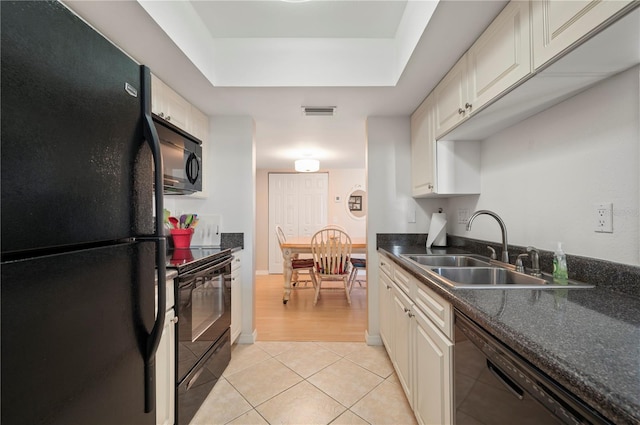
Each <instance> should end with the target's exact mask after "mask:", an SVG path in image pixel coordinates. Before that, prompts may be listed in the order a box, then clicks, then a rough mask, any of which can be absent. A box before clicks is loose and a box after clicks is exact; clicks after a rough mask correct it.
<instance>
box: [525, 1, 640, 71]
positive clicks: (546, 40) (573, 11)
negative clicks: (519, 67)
mask: <svg viewBox="0 0 640 425" xmlns="http://www.w3.org/2000/svg"><path fill="white" fill-rule="evenodd" d="M632 3H634V2H633V1H632V0H569V1H556V0H554V1H551V0H533V1H532V5H533V62H534V67H535V69H538V68H539V67H541V66H543V65H545V64H546V63H547V62H549V61H550V60H551V59H553V58H555V57H557V56H559V55H561V54H563V53H564V52H565V51H566V50H569V49H571V48H573V47H574V46H575V45H576V44H578V43H579V42H581V41H582V39H583V38H585V37H588V36H589V34H590V33H591V32H593V31H594V30H597V29H598V27H600V26H601V25H606V24H608V21H609V20H610V19H612V18H613V19H615V18H617V17H616V15H617V14H618V13H619V12H621V11H623V10H624V9H627V8H628V7H633V6H632ZM612 48H615V46H612Z"/></svg>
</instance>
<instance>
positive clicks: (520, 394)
mask: <svg viewBox="0 0 640 425" xmlns="http://www.w3.org/2000/svg"><path fill="white" fill-rule="evenodd" d="M487 368H488V369H489V371H490V372H491V373H492V374H493V376H495V377H496V378H497V379H498V381H500V382H502V385H504V386H505V387H506V388H507V389H508V390H509V392H511V393H512V394H513V395H514V396H516V397H517V398H518V400H523V399H524V390H523V389H522V388H520V387H519V386H518V385H517V384H516V383H515V382H513V381H512V380H511V379H509V377H508V376H507V374H506V373H504V372H503V371H501V370H500V369H499V368H498V367H497V366H496V365H494V364H493V363H491V361H490V360H488V359H487Z"/></svg>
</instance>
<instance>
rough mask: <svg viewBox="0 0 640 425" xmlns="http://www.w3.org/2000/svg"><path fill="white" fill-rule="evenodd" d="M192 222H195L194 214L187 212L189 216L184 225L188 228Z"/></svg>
mask: <svg viewBox="0 0 640 425" xmlns="http://www.w3.org/2000/svg"><path fill="white" fill-rule="evenodd" d="M192 222H193V214H187V218H186V219H185V220H184V227H185V228H187V229H188V228H189V227H191V223H192Z"/></svg>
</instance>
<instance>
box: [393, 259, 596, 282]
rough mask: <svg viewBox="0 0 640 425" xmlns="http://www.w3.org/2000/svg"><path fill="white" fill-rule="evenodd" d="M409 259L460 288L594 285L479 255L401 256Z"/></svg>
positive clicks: (441, 279) (443, 280) (440, 279)
mask: <svg viewBox="0 0 640 425" xmlns="http://www.w3.org/2000/svg"><path fill="white" fill-rule="evenodd" d="M401 256H402V257H404V258H405V259H407V260H408V261H409V262H411V263H413V264H415V265H417V266H419V267H421V268H422V269H424V270H427V271H429V272H431V273H433V274H435V275H436V278H438V280H439V281H441V282H443V283H445V284H447V285H448V286H451V287H453V288H459V289H551V288H572V289H573V288H593V285H589V284H585V283H582V282H576V281H573V280H567V281H562V282H557V281H554V280H553V278H552V277H551V276H549V275H545V274H543V275H542V277H536V276H531V275H528V274H525V273H519V272H516V271H514V270H511V269H510V268H508V267H501V266H499V265H497V264H496V262H492V261H491V260H489V259H487V258H485V257H482V256H476V255H430V254H419V255H401Z"/></svg>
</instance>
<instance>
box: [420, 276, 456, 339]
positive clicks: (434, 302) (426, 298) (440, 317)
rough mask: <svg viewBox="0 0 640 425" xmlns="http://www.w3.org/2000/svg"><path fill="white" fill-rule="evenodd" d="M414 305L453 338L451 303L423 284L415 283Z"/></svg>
mask: <svg viewBox="0 0 640 425" xmlns="http://www.w3.org/2000/svg"><path fill="white" fill-rule="evenodd" d="M414 301H415V305H416V306H417V307H418V308H419V309H420V310H421V311H422V312H423V313H424V314H425V315H426V316H427V317H428V318H429V319H431V321H432V322H433V323H434V324H435V325H436V326H437V327H438V329H440V331H442V333H444V334H445V335H446V336H447V337H448V338H450V339H452V338H453V329H452V328H453V326H452V323H453V317H452V308H451V304H450V303H449V302H447V301H446V300H445V299H443V298H442V297H441V296H439V295H438V294H436V293H435V292H434V291H432V290H431V289H429V288H427V287H426V286H425V285H422V284H418V285H416V294H415V298H414Z"/></svg>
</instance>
